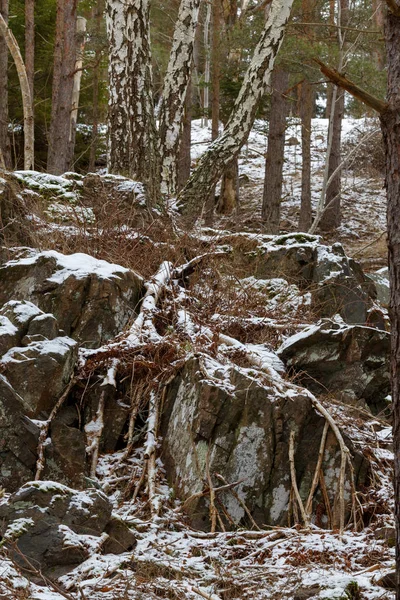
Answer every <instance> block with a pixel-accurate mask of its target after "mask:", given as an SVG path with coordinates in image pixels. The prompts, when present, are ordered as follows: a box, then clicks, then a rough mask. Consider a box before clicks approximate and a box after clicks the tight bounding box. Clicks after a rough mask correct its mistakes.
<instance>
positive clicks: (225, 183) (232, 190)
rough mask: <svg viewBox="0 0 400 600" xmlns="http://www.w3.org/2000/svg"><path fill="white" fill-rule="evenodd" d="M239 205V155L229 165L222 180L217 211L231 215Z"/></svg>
mask: <svg viewBox="0 0 400 600" xmlns="http://www.w3.org/2000/svg"><path fill="white" fill-rule="evenodd" d="M238 206H239V161H238V157H237V156H236V158H234V159H233V161H232V162H231V163H230V164H229V165H228V166H227V168H226V169H225V171H224V176H223V177H222V182H221V195H220V198H219V202H218V206H217V211H218V212H219V213H221V214H224V215H230V214H232V212H233V211H234V210H235V209H237V208H238Z"/></svg>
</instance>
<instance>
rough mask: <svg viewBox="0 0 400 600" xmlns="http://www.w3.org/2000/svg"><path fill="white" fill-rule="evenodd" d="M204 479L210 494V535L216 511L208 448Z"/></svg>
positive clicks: (214, 522) (215, 523)
mask: <svg viewBox="0 0 400 600" xmlns="http://www.w3.org/2000/svg"><path fill="white" fill-rule="evenodd" d="M206 477H207V481H208V488H209V494H210V521H211V533H214V531H215V529H216V525H217V509H216V507H215V491H214V486H213V483H212V479H211V473H210V447H209V448H208V451H207V455H206Z"/></svg>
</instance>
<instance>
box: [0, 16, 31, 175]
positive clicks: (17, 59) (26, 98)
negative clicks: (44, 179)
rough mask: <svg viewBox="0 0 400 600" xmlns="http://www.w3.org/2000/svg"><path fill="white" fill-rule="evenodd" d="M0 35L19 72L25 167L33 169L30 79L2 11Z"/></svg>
mask: <svg viewBox="0 0 400 600" xmlns="http://www.w3.org/2000/svg"><path fill="white" fill-rule="evenodd" d="M0 37H3V38H4V39H5V41H6V43H7V47H8V49H9V51H10V54H11V56H12V57H13V60H14V63H15V67H16V69H17V73H18V79H19V84H20V88H21V94H22V106H23V111H24V169H25V170H29V169H33V157H34V121H33V107H32V98H31V91H30V87H29V81H28V77H27V74H26V69H25V65H24V61H23V60H22V55H21V51H20V49H19V46H18V42H17V40H16V39H15V37H14V34H13V32H12V31H11V29H9V27H8V25H7V23H6V21H5V20H4V18H3V16H2V14H1V13H0Z"/></svg>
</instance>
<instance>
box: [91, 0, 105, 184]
mask: <svg viewBox="0 0 400 600" xmlns="http://www.w3.org/2000/svg"><path fill="white" fill-rule="evenodd" d="M103 10H104V1H103V0H97V2H96V6H95V8H94V15H93V16H94V20H95V28H94V32H95V40H96V51H95V58H94V69H93V93H92V104H93V117H92V119H93V120H92V138H91V141H90V153H89V172H93V171H94V170H95V167H96V153H97V144H98V127H99V74H100V61H101V48H100V31H101V23H102V19H103Z"/></svg>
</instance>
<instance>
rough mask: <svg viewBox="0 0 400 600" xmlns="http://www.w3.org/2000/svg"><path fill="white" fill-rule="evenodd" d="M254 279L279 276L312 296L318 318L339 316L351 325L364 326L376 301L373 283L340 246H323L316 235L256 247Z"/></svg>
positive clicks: (290, 237)
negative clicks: (255, 277)
mask: <svg viewBox="0 0 400 600" xmlns="http://www.w3.org/2000/svg"><path fill="white" fill-rule="evenodd" d="M253 266H254V267H255V275H256V276H257V277H260V278H263V279H267V278H274V277H282V278H284V279H286V280H287V281H288V283H289V284H295V285H297V286H299V287H300V288H301V289H303V290H307V291H310V292H311V293H312V298H313V304H314V307H315V310H316V311H317V312H318V314H319V315H320V316H321V317H332V316H333V315H335V314H337V313H339V314H340V315H341V316H342V318H343V319H344V320H345V321H346V322H347V323H351V324H357V323H358V324H365V323H366V321H367V318H368V310H369V308H370V307H371V306H372V304H373V300H374V299H376V289H375V285H374V282H373V281H371V280H370V279H368V278H367V277H366V276H365V275H364V273H363V271H362V268H361V265H360V264H359V263H358V262H356V261H355V260H353V259H351V258H349V257H348V256H346V254H345V252H344V249H343V246H342V245H341V244H333V246H324V245H323V244H321V243H320V242H319V238H318V237H317V236H311V235H308V234H303V233H300V234H287V235H283V236H276V237H274V238H271V239H269V240H267V241H266V242H265V243H261V244H259V247H258V249H257V251H256V253H253Z"/></svg>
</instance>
